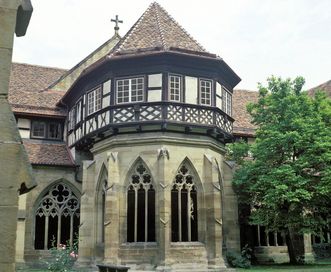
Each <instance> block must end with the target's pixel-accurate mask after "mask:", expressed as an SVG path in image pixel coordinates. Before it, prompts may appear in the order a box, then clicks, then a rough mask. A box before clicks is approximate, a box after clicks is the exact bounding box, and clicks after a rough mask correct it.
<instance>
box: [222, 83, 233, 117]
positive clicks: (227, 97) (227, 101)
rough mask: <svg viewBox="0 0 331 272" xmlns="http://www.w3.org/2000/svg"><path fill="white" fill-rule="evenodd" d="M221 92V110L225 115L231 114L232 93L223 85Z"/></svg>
mask: <svg viewBox="0 0 331 272" xmlns="http://www.w3.org/2000/svg"><path fill="white" fill-rule="evenodd" d="M222 93H223V99H222V100H223V111H224V112H225V113H226V114H227V115H230V116H231V115H232V95H231V93H230V92H228V91H227V90H226V89H225V88H224V87H223V88H222Z"/></svg>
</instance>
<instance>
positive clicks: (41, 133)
mask: <svg viewBox="0 0 331 272" xmlns="http://www.w3.org/2000/svg"><path fill="white" fill-rule="evenodd" d="M31 138H38V139H49V140H62V124H61V123H60V122H57V121H37V120H32V130H31Z"/></svg>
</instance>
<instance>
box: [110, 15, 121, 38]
mask: <svg viewBox="0 0 331 272" xmlns="http://www.w3.org/2000/svg"><path fill="white" fill-rule="evenodd" d="M110 21H111V22H114V23H115V27H114V29H115V34H118V30H119V29H120V28H119V26H118V24H122V23H123V21H122V20H119V19H118V15H116V16H115V19H111V20H110Z"/></svg>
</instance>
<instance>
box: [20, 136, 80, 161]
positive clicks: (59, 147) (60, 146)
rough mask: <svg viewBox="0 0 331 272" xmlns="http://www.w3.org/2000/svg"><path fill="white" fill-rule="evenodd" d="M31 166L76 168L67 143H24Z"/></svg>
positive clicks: (31, 141) (29, 141) (28, 141)
mask: <svg viewBox="0 0 331 272" xmlns="http://www.w3.org/2000/svg"><path fill="white" fill-rule="evenodd" d="M23 144H24V147H25V149H26V152H27V153H28V157H29V160H30V162H31V164H37V165H38V164H39V165H58V166H75V164H74V162H73V159H72V157H71V155H70V152H69V150H68V148H67V146H66V144H65V143H44V142H37V141H33V140H24V141H23Z"/></svg>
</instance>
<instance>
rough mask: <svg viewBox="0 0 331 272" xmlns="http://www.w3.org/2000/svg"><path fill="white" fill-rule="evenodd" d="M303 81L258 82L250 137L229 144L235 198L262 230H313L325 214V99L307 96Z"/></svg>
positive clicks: (329, 107) (328, 128)
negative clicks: (253, 134)
mask: <svg viewBox="0 0 331 272" xmlns="http://www.w3.org/2000/svg"><path fill="white" fill-rule="evenodd" d="M303 84H304V79H303V78H301V77H298V78H296V79H295V80H290V79H288V80H282V79H281V78H275V77H272V78H270V79H268V86H267V87H264V86H262V85H259V100H258V102H257V103H256V104H250V105H249V106H248V107H247V110H248V112H249V113H250V115H251V117H252V122H253V123H254V124H255V125H256V126H257V130H256V141H255V143H254V144H252V145H248V144H245V143H243V142H241V143H238V144H234V145H232V146H230V155H231V156H232V159H233V160H235V161H236V162H237V163H238V165H240V167H239V168H238V170H237V171H236V173H235V176H234V183H233V184H234V188H235V190H236V191H237V193H238V195H239V200H240V201H241V203H244V204H248V205H250V206H251V207H252V214H251V216H250V222H251V223H252V224H260V225H264V226H266V228H267V230H268V231H285V232H286V231H288V230H289V229H292V230H295V231H296V232H298V233H313V234H317V233H318V232H319V231H320V228H321V227H324V226H327V224H328V220H327V219H328V218H329V217H330V209H329V207H330V204H331V197H330V196H331V100H330V99H329V98H327V97H326V95H325V94H324V93H321V92H317V94H316V95H315V97H310V96H308V95H307V93H306V92H303V91H302V86H303ZM247 154H251V155H252V157H253V159H245V157H247Z"/></svg>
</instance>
